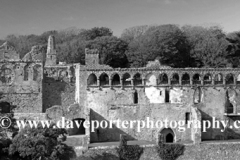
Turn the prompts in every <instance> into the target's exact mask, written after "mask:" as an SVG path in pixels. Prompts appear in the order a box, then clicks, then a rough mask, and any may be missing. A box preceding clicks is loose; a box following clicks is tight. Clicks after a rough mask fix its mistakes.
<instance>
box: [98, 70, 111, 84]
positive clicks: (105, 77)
mask: <svg viewBox="0 0 240 160" xmlns="http://www.w3.org/2000/svg"><path fill="white" fill-rule="evenodd" d="M99 80H100V86H106V85H109V77H108V75H107V74H106V73H102V74H101V75H100V77H99Z"/></svg>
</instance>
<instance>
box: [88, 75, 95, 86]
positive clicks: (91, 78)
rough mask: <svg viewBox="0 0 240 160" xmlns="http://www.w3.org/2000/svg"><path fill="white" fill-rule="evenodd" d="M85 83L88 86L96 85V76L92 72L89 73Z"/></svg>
mask: <svg viewBox="0 0 240 160" xmlns="http://www.w3.org/2000/svg"><path fill="white" fill-rule="evenodd" d="M87 85H88V86H96V85H97V76H96V75H95V74H94V73H91V74H90V75H89V76H88V79H87Z"/></svg>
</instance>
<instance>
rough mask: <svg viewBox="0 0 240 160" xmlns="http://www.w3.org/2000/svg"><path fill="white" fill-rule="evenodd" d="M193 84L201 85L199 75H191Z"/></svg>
mask: <svg viewBox="0 0 240 160" xmlns="http://www.w3.org/2000/svg"><path fill="white" fill-rule="evenodd" d="M192 80H193V84H201V76H200V74H198V73H196V74H194V75H193V78H192Z"/></svg>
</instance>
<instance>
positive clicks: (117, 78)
mask: <svg viewBox="0 0 240 160" xmlns="http://www.w3.org/2000/svg"><path fill="white" fill-rule="evenodd" d="M120 84H121V83H120V76H119V75H118V74H115V75H114V76H113V78H112V85H113V86H119V85H120Z"/></svg>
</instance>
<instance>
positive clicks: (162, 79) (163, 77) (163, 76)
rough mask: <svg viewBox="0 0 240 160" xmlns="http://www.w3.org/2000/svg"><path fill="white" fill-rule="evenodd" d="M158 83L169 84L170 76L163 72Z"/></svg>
mask: <svg viewBox="0 0 240 160" xmlns="http://www.w3.org/2000/svg"><path fill="white" fill-rule="evenodd" d="M158 82H159V83H158V84H168V76H167V74H166V73H162V74H160V75H159V77H158Z"/></svg>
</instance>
